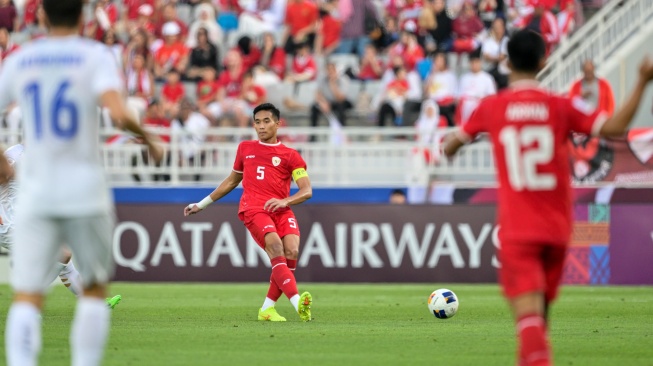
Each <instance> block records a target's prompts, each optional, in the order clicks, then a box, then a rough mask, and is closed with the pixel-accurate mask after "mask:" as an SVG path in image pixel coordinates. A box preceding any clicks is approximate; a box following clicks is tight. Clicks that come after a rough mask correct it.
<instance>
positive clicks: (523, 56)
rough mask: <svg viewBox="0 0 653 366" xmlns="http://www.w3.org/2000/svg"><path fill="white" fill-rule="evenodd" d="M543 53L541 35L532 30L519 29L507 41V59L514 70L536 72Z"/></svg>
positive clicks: (544, 49)
mask: <svg viewBox="0 0 653 366" xmlns="http://www.w3.org/2000/svg"><path fill="white" fill-rule="evenodd" d="M545 54H546V46H545V45H544V40H543V39H542V36H540V35H539V34H537V33H535V32H533V31H532V30H528V29H524V30H520V31H519V32H517V33H515V34H514V35H513V36H512V37H511V38H510V41H508V59H509V60H510V63H511V64H512V67H513V69H514V70H515V71H518V72H528V73H537V72H538V71H540V61H541V60H542V58H544V56H545Z"/></svg>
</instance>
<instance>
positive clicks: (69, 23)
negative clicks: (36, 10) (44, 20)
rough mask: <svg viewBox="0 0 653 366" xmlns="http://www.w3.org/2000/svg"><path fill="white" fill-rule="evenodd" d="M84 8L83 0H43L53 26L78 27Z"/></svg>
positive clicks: (44, 8)
mask: <svg viewBox="0 0 653 366" xmlns="http://www.w3.org/2000/svg"><path fill="white" fill-rule="evenodd" d="M83 8H84V1H83V0H43V10H44V11H45V14H46V15H47V17H48V22H49V23H50V26H51V27H66V28H74V27H77V24H78V23H79V19H80V18H81V16H82V9H83Z"/></svg>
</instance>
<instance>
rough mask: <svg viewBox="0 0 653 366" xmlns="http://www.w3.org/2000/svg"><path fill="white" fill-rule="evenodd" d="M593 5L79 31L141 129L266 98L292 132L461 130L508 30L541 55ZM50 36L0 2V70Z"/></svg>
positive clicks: (355, 10)
mask: <svg viewBox="0 0 653 366" xmlns="http://www.w3.org/2000/svg"><path fill="white" fill-rule="evenodd" d="M600 1H601V0H595V1H591V0H590V1H586V2H582V1H580V0H510V1H508V0H476V1H475V0H446V1H445V0H211V1H209V0H185V1H182V0H179V1H173V0H97V1H95V2H92V3H91V4H89V5H88V9H87V17H86V21H85V24H84V27H83V29H81V30H80V33H81V34H83V36H85V37H88V38H92V39H95V40H97V41H99V42H102V43H104V44H106V45H107V46H108V47H110V48H111V49H112V50H113V51H114V55H115V57H116V61H117V62H118V64H119V66H120V67H121V68H122V69H123V70H124V75H125V77H124V81H125V87H126V90H127V93H128V101H129V105H130V106H131V107H132V108H133V109H134V110H135V111H137V112H138V113H139V114H140V115H141V118H142V121H143V123H144V124H145V125H146V126H156V127H158V128H163V129H167V128H171V129H183V130H185V131H187V132H189V133H191V134H193V136H194V137H195V140H196V142H197V143H201V142H202V141H203V139H204V135H203V131H205V130H206V129H208V128H209V127H247V126H249V125H250V123H251V111H252V109H253V107H254V106H255V105H257V104H259V103H261V102H263V101H270V102H273V103H275V104H278V105H279V106H280V107H281V109H282V111H283V112H284V116H286V118H285V119H284V121H283V123H286V124H289V125H297V126H318V125H321V124H322V125H324V124H328V125H330V126H332V127H334V128H340V127H342V126H348V125H359V126H360V125H378V126H386V125H397V126H406V125H411V126H412V125H416V126H417V127H418V128H433V127H434V126H454V125H457V124H462V123H465V121H466V119H467V118H468V117H469V115H470V114H471V112H472V111H473V110H474V108H475V106H476V104H477V103H478V101H479V100H480V99H481V98H483V97H485V96H487V95H490V94H494V93H496V92H497V90H500V89H502V88H504V87H506V85H507V74H508V72H509V70H508V69H507V66H506V44H507V40H508V38H509V36H510V34H511V32H513V31H514V30H516V29H522V28H529V29H533V30H534V31H536V32H538V33H541V34H542V36H543V37H544V39H545V40H546V44H547V48H548V52H549V53H550V52H552V51H553V50H554V49H555V48H556V47H557V46H559V45H560V44H561V43H563V42H564V41H565V39H566V38H567V37H568V36H569V35H570V34H571V33H572V32H573V31H574V29H576V28H578V27H579V26H580V24H582V22H583V19H584V18H585V17H587V16H588V15H590V14H591V12H592V10H594V9H596V8H598V7H600V5H601V2H600ZM46 30H47V28H46V24H45V22H44V18H43V10H42V8H41V6H40V0H23V1H20V2H18V1H12V0H0V50H1V56H0V61H1V60H3V59H4V58H6V57H7V56H8V55H9V54H11V52H13V51H14V50H16V49H18V48H19V47H20V45H21V44H22V43H24V42H25V41H27V40H31V39H37V38H39V37H42V36H44V35H45V33H46ZM4 124H5V126H6V127H9V128H12V127H15V128H20V127H19V126H20V111H18V110H13V111H10V112H8V114H7V116H6V118H5V120H4ZM163 138H164V139H165V138H166V136H163ZM306 138H307V139H308V138H311V137H310V136H307V137H306ZM120 141H121V138H120V137H116V138H114V139H112V140H109V142H110V143H120Z"/></svg>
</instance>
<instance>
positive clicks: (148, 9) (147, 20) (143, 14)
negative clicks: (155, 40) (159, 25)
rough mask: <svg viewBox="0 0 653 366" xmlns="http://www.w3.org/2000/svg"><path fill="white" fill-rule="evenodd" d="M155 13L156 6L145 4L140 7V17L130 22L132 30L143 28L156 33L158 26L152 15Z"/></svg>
mask: <svg viewBox="0 0 653 366" xmlns="http://www.w3.org/2000/svg"><path fill="white" fill-rule="evenodd" d="M153 14H154V8H153V7H152V5H150V4H143V5H141V6H140V7H139V8H138V17H137V18H136V19H135V20H134V21H132V22H130V25H129V29H130V32H134V31H135V30H137V29H142V30H144V31H146V32H147V33H151V34H154V32H155V31H156V26H155V25H154V22H152V15H153Z"/></svg>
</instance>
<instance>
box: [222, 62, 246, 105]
mask: <svg viewBox="0 0 653 366" xmlns="http://www.w3.org/2000/svg"><path fill="white" fill-rule="evenodd" d="M243 74H245V70H244V69H242V68H241V70H240V72H239V73H238V74H237V76H233V75H232V74H231V73H230V72H229V71H228V70H225V71H223V72H222V73H221V74H220V76H219V77H218V83H219V84H220V87H221V88H224V89H225V91H226V94H227V98H238V97H240V93H241V89H242V87H243Z"/></svg>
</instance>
